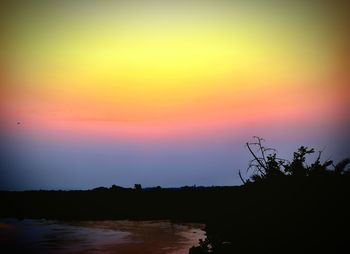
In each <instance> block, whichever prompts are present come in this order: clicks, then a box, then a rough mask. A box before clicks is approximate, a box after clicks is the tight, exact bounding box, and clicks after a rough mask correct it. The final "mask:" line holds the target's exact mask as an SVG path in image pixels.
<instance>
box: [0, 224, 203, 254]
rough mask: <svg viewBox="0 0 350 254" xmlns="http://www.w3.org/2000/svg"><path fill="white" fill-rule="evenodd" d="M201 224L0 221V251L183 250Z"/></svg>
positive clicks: (172, 253)
mask: <svg viewBox="0 0 350 254" xmlns="http://www.w3.org/2000/svg"><path fill="white" fill-rule="evenodd" d="M202 229H203V225H200V224H188V223H187V224H173V223H170V222H168V221H85V222H61V221H47V220H21V221H19V220H15V219H6V220H1V221H0V253H18V252H22V253H57V254H61V253H110V254H113V253H118V254H129V253H130V254H131V253H143V254H150V253H152V254H158V253H159V254H160V253H162V254H164V253H167V254H184V253H188V249H189V248H190V247H191V246H193V245H197V243H198V240H199V239H204V238H205V235H204V231H203V230H202Z"/></svg>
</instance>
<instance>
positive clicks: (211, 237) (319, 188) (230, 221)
mask: <svg viewBox="0 0 350 254" xmlns="http://www.w3.org/2000/svg"><path fill="white" fill-rule="evenodd" d="M349 194H350V178H349V177H339V178H336V177H334V178H332V179H330V178H327V179H319V180H317V181H316V180H313V179H305V181H304V182H298V183H295V182H293V181H292V180H290V179H286V181H285V182H281V181H279V182H278V183H268V182H261V183H254V184H246V185H244V186H241V187H211V188H191V187H188V188H181V189H159V188H154V189H145V190H135V189H122V188H120V189H119V188H110V189H102V188H101V189H96V190H91V191H28V192H1V194H0V197H1V210H0V215H1V217H17V218H47V219H64V220H95V219H96V220H97V219H98V220H101V219H102V220H105V219H106V220H107V219H108V220H110V219H132V220H159V219H170V220H175V221H191V222H203V223H206V225H207V226H206V232H207V236H208V239H207V241H206V242H203V243H202V244H201V245H202V247H201V248H197V249H193V250H191V252H192V253H206V251H207V249H209V247H210V246H216V248H218V249H217V250H215V252H214V253H233V252H232V250H234V253H251V252H255V253H271V252H274V251H275V252H279V251H281V252H280V253H292V252H297V253H301V252H303V251H305V252H308V253H314V251H315V250H316V249H318V250H322V251H326V250H329V253H348V252H347V251H349V250H350V247H349V245H350V227H349V226H350V223H349V222H350V209H349V207H350V206H349ZM207 245H209V246H207ZM345 250H347V251H345ZM208 251H209V250H208Z"/></svg>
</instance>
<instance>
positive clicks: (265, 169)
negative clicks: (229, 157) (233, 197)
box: [239, 136, 350, 184]
mask: <svg viewBox="0 0 350 254" xmlns="http://www.w3.org/2000/svg"><path fill="white" fill-rule="evenodd" d="M253 138H254V140H255V141H254V142H247V143H246V146H247V148H248V150H249V152H250V153H251V154H252V156H253V159H252V160H251V161H250V162H249V166H248V169H247V172H252V175H251V176H250V177H249V179H248V180H244V179H243V177H242V174H241V172H240V171H239V176H240V178H241V180H242V182H243V183H244V184H247V183H251V182H257V181H261V180H265V179H280V178H281V177H287V176H290V177H294V178H303V177H307V176H311V177H318V176H321V175H327V174H328V175H343V174H348V173H349V170H348V169H347V165H348V164H349V163H350V159H344V160H342V161H340V162H339V163H338V164H336V165H334V164H333V161H332V160H326V161H325V162H323V163H321V155H322V151H320V152H319V154H318V157H317V158H316V160H315V161H314V162H313V163H312V164H311V165H307V164H306V162H305V161H306V157H307V156H308V155H311V154H313V153H314V152H315V150H314V149H313V148H308V147H305V146H301V147H300V148H299V149H298V150H297V151H296V152H294V154H293V160H292V161H291V162H289V161H288V160H286V159H282V158H279V157H277V151H276V149H274V148H270V147H265V146H264V145H263V142H264V139H262V138H260V137H256V136H255V137H253ZM254 147H255V148H256V152H255V151H254ZM330 167H332V168H330Z"/></svg>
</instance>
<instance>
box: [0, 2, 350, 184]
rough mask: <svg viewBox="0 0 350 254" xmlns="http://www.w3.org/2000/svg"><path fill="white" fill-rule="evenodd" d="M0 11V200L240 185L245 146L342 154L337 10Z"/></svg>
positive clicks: (342, 59) (341, 45)
mask: <svg viewBox="0 0 350 254" xmlns="http://www.w3.org/2000/svg"><path fill="white" fill-rule="evenodd" d="M0 9H2V11H1V13H0V14H1V15H0V16H1V18H0V22H1V27H0V32H1V33H0V39H1V40H0V44H1V45H0V46H1V47H0V99H1V100H0V141H1V142H0V151H1V154H0V162H1V167H0V175H1V176H0V189H4V190H28V189H89V188H94V187H98V186H110V185H112V184H116V185H120V186H124V187H130V186H133V185H134V184H135V183H140V184H142V185H143V186H157V185H160V186H164V187H179V186H184V185H191V186H192V185H197V186H199V185H205V186H212V185H238V184H241V182H240V180H239V177H238V170H243V171H244V172H245V169H246V168H247V164H248V160H249V159H250V157H249V152H248V151H247V149H246V148H245V142H247V141H250V140H251V138H252V136H260V137H263V138H265V140H266V144H267V145H268V146H271V147H275V148H277V149H278V150H279V153H280V155H282V156H284V157H286V158H290V156H291V154H292V152H293V151H295V150H296V148H298V147H299V146H301V145H307V146H311V147H314V148H315V149H316V150H324V156H325V159H328V158H332V159H335V160H340V159H343V158H345V157H346V156H350V152H349V151H350V145H349V144H350V143H349V141H350V134H349V133H348V129H349V127H350V117H349V115H350V114H349V112H348V111H349V110H348V101H349V99H350V88H349V83H350V77H349V75H350V72H349V70H348V66H350V63H349V56H350V54H349V52H350V49H349V45H350V43H349V42H350V36H349V32H348V31H350V29H349V27H348V25H347V24H350V22H348V17H347V16H348V15H347V13H348V12H347V11H346V10H347V6H346V5H341V4H340V2H339V3H337V1H314V2H313V3H310V2H309V3H305V1H294V2H293V3H276V2H275V1H250V2H249V3H248V1H240V0H236V1H223V0H218V1H194V0H189V1H84V2H83V1H48V2H46V1H14V2H12V3H8V4H2V8H0Z"/></svg>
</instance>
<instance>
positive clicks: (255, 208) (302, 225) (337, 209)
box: [189, 137, 350, 254]
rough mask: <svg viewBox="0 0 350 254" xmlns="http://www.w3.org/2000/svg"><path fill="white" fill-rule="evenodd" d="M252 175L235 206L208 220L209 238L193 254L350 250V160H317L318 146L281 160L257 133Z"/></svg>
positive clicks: (250, 165)
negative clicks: (310, 158)
mask: <svg viewBox="0 0 350 254" xmlns="http://www.w3.org/2000/svg"><path fill="white" fill-rule="evenodd" d="M253 138H254V141H253V142H247V143H246V146H247V148H248V150H249V152H250V154H251V155H252V159H251V160H250V161H249V163H248V168H247V174H248V178H247V179H244V178H243V177H242V173H241V171H239V176H240V178H241V180H242V182H243V186H242V188H241V189H240V191H239V193H238V194H236V195H235V196H234V198H235V199H234V202H235V205H232V206H231V204H230V203H229V202H227V204H226V206H225V207H221V208H218V209H225V210H228V211H227V212H226V213H222V214H221V215H220V216H218V217H215V218H211V220H209V221H208V222H207V223H206V236H207V238H206V239H205V240H204V241H203V240H202V241H201V242H200V243H199V246H197V247H192V248H191V249H190V251H189V253H190V254H204V253H216V254H225V253H259V254H261V253H325V252H327V253H350V247H349V245H348V244H347V243H348V239H349V233H348V232H349V228H350V219H349V217H348V215H347V214H349V213H350V208H349V206H348V199H349V196H350V174H349V168H348V167H347V166H348V165H349V163H350V159H345V160H342V161H340V162H339V163H338V164H336V165H335V164H334V163H333V161H331V160H325V161H322V160H321V155H322V152H319V153H318V156H317V158H316V159H315V160H314V161H313V162H312V163H309V164H308V163H307V162H308V161H310V160H308V156H310V155H312V154H313V153H315V150H314V149H313V148H308V147H306V146H301V147H300V148H299V149H298V150H297V151H296V152H294V154H293V157H292V160H291V161H289V160H287V159H283V158H279V157H278V156H277V151H276V150H275V149H273V148H270V147H266V146H265V145H264V140H263V139H262V138H260V137H253Z"/></svg>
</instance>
